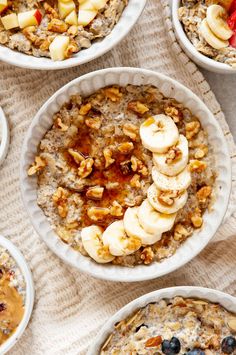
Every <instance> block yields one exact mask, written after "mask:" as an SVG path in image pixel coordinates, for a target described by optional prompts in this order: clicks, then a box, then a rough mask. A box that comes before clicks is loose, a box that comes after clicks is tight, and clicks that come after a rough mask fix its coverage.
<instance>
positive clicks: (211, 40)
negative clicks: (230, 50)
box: [199, 18, 229, 49]
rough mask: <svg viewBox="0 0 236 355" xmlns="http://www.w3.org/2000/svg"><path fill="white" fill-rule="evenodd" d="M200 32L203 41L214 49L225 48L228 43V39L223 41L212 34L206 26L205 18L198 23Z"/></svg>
mask: <svg viewBox="0 0 236 355" xmlns="http://www.w3.org/2000/svg"><path fill="white" fill-rule="evenodd" d="M199 30H200V33H201V34H202V36H203V38H204V39H205V41H206V42H207V43H208V44H209V45H210V46H211V47H213V48H215V49H222V48H226V47H228V45H229V41H224V40H222V39H220V38H218V37H216V36H215V35H214V33H213V32H212V31H211V29H210V27H209V26H208V23H207V19H206V18H205V19H204V20H203V21H202V23H201V25H200V29H199Z"/></svg>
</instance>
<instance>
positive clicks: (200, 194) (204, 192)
mask: <svg viewBox="0 0 236 355" xmlns="http://www.w3.org/2000/svg"><path fill="white" fill-rule="evenodd" d="M211 193H212V187H211V186H203V187H201V188H200V190H198V191H197V199H198V201H199V202H200V203H205V202H206V201H207V198H208V197H210V195H211Z"/></svg>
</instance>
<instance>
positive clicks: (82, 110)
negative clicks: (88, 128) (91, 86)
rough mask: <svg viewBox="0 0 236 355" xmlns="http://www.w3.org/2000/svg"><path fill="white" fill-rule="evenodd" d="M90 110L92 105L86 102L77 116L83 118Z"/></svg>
mask: <svg viewBox="0 0 236 355" xmlns="http://www.w3.org/2000/svg"><path fill="white" fill-rule="evenodd" d="M91 108H92V105H91V104H90V103H89V102H88V103H87V104H85V105H82V106H81V107H80V110H79V114H80V115H82V116H85V115H87V114H88V113H89V111H90V110H91Z"/></svg>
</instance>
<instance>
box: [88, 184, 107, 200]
mask: <svg viewBox="0 0 236 355" xmlns="http://www.w3.org/2000/svg"><path fill="white" fill-rule="evenodd" d="M103 192H104V187H101V186H93V187H89V188H88V190H87V191H86V197H87V198H89V199H90V200H102V196H103Z"/></svg>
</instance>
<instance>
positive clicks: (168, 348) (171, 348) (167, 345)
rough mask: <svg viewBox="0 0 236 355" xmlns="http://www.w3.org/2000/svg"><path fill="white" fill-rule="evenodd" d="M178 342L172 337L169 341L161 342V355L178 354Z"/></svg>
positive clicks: (179, 346)
mask: <svg viewBox="0 0 236 355" xmlns="http://www.w3.org/2000/svg"><path fill="white" fill-rule="evenodd" d="M180 348H181V345H180V341H179V339H178V338H176V337H172V338H171V339H170V340H163V342H162V346H161V350H162V352H163V354H166V355H174V354H178V353H179V352H180Z"/></svg>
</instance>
